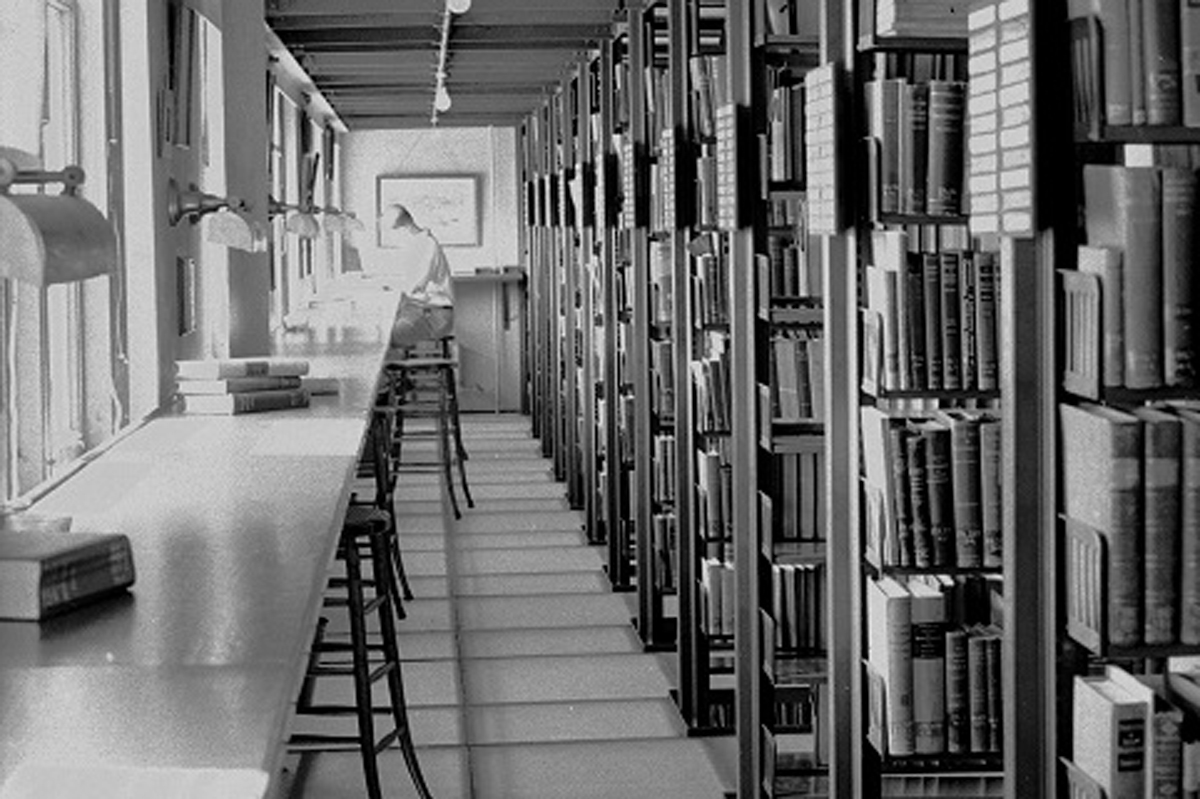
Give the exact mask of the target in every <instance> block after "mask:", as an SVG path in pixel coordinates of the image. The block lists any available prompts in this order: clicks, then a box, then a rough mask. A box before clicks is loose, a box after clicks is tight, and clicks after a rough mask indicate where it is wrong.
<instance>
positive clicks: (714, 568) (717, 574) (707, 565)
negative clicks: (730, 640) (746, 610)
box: [700, 557, 737, 637]
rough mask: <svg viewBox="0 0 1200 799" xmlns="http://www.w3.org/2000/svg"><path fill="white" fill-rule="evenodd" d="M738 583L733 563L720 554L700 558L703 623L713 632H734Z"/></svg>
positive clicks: (719, 633) (728, 634)
mask: <svg viewBox="0 0 1200 799" xmlns="http://www.w3.org/2000/svg"><path fill="white" fill-rule="evenodd" d="M736 608H737V587H736V584H735V578H734V571H733V563H732V562H731V561H728V560H721V559H719V558H708V557H706V558H703V559H702V560H701V562H700V620H701V622H700V625H701V629H702V630H703V631H704V632H705V633H706V634H708V635H711V636H721V637H724V636H731V635H733V625H734V615H735V610H736Z"/></svg>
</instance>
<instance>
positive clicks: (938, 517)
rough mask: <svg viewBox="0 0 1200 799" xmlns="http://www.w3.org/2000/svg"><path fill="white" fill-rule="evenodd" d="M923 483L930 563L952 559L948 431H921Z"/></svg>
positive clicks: (947, 563) (943, 563) (951, 561)
mask: <svg viewBox="0 0 1200 799" xmlns="http://www.w3.org/2000/svg"><path fill="white" fill-rule="evenodd" d="M923 435H925V436H926V437H927V439H928V444H927V445H926V449H925V482H926V484H927V485H928V487H929V535H930V538H931V540H932V542H933V565H934V566H953V565H954V562H955V537H954V529H955V528H954V491H953V486H952V479H951V474H950V431H949V430H946V429H945V428H936V429H929V430H926V431H924V433H923Z"/></svg>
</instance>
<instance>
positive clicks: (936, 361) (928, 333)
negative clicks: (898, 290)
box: [921, 252, 943, 391]
mask: <svg viewBox="0 0 1200 799" xmlns="http://www.w3.org/2000/svg"><path fill="white" fill-rule="evenodd" d="M921 262H922V275H923V280H924V290H925V294H924V297H923V299H924V303H925V308H924V310H925V387H926V388H928V389H931V390H934V391H936V390H938V389H940V388H942V375H943V366H942V363H943V357H942V264H941V259H940V258H939V256H938V253H936V252H927V253H922V254H921Z"/></svg>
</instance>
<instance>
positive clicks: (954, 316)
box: [863, 226, 1000, 393]
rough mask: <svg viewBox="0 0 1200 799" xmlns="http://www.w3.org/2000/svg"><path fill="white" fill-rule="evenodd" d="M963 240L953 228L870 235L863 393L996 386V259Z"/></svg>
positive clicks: (917, 228) (998, 277)
mask: <svg viewBox="0 0 1200 799" xmlns="http://www.w3.org/2000/svg"><path fill="white" fill-rule="evenodd" d="M966 238H967V237H966V233H965V230H964V229H962V228H960V227H958V226H951V227H945V228H942V229H941V230H938V229H930V228H929V227H928V226H924V227H916V226H910V227H909V230H904V231H900V230H881V231H875V232H874V233H873V234H872V250H873V263H872V264H870V265H868V267H867V268H866V289H867V291H866V295H867V296H866V299H867V307H866V311H865V313H864V320H863V353H864V354H863V359H864V360H863V381H864V388H865V389H867V390H868V391H869V392H872V393H874V392H875V391H877V390H879V389H883V390H888V391H894V390H906V391H959V390H961V391H976V390H978V391H990V390H995V389H996V388H997V387H998V381H999V351H998V349H997V341H998V340H999V338H998V337H999V321H998V320H999V309H998V304H999V295H1000V292H999V281H1000V276H999V272H998V260H997V258H996V254H995V253H993V252H989V251H983V250H973V249H970V248H969V246H968V242H967V240H966Z"/></svg>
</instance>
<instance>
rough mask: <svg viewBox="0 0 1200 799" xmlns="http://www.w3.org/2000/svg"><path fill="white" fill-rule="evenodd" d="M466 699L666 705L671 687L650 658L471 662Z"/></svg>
mask: <svg viewBox="0 0 1200 799" xmlns="http://www.w3.org/2000/svg"><path fill="white" fill-rule="evenodd" d="M462 668H463V683H464V685H463V695H464V697H465V698H466V701H467V704H469V705H483V704H511V703H515V702H569V701H572V700H586V699H642V698H646V699H661V698H664V697H667V696H669V695H670V694H669V692H670V684H669V683H668V682H667V680H666V677H665V676H664V675H663V673H662V670H661V669H659V667H658V664H657V663H655V661H654V659H653V658H652V657H650V656H649V655H599V656H596V655H593V656H574V655H569V656H563V657H555V658H542V657H527V658H495V659H479V660H466V661H463V663H462Z"/></svg>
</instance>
